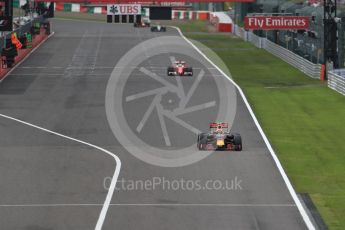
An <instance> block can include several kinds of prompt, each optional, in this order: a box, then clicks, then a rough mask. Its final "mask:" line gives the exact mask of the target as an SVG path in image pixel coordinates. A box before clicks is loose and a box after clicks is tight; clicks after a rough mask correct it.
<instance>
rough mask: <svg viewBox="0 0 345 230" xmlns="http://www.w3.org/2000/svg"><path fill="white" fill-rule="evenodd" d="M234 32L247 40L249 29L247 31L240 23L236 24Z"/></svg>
mask: <svg viewBox="0 0 345 230" xmlns="http://www.w3.org/2000/svg"><path fill="white" fill-rule="evenodd" d="M233 33H234V34H235V35H236V36H237V37H240V38H242V39H243V40H245V41H247V40H248V37H247V31H245V30H244V29H243V28H242V27H239V26H238V25H234V31H233Z"/></svg>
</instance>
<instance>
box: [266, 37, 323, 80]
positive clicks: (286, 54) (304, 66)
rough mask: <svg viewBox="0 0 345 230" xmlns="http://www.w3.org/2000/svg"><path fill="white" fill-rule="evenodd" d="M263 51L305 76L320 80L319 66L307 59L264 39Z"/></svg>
mask: <svg viewBox="0 0 345 230" xmlns="http://www.w3.org/2000/svg"><path fill="white" fill-rule="evenodd" d="M264 49H266V50H267V51H268V52H270V53H272V54H273V55H275V56H277V57H279V58H281V59H282V60H284V61H286V62H287V63H289V64H290V65H292V66H294V67H295V68H297V69H299V70H300V71H302V72H303V73H305V74H306V75H308V76H310V77H312V78H320V73H321V65H320V64H314V63H312V62H310V61H308V60H307V59H304V58H303V57H301V56H299V55H298V54H295V53H293V52H292V51H290V50H288V49H285V48H283V47H281V46H279V45H277V44H275V43H273V42H271V41H269V40H267V39H266V41H265V46H264Z"/></svg>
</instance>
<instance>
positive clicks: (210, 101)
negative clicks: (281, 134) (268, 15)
mask: <svg viewBox="0 0 345 230" xmlns="http://www.w3.org/2000/svg"><path fill="white" fill-rule="evenodd" d="M52 21H53V25H54V26H53V28H54V32H55V34H54V36H52V37H51V38H50V39H48V40H47V41H46V42H45V43H44V44H42V46H40V47H39V48H38V49H37V50H36V51H35V52H33V53H32V54H31V56H30V57H28V58H27V59H26V60H25V61H24V62H22V63H21V64H20V65H19V66H17V68H16V69H15V70H14V71H12V72H11V73H10V75H9V76H8V77H7V78H6V79H5V80H4V81H3V82H2V83H1V84H0V108H1V110H0V113H1V114H3V115H5V116H0V127H1V133H2V138H1V139H0V159H1V161H0V181H1V183H2V188H1V189H0V197H1V201H0V226H1V229H16V230H17V229H23V230H24V229H25V230H34V229H35V230H41V229H42V230H46V229H47V230H48V229H49V230H51V229H59V230H60V229H73V230H74V229H75V230H79V229H80V230H85V229H109V230H110V229H139V228H140V229H265V230H267V229H307V228H308V227H309V228H312V226H311V225H310V222H309V219H308V217H307V216H306V214H305V212H304V210H303V208H302V207H301V206H300V203H299V202H298V201H297V198H296V197H295V196H296V194H295V192H294V191H293V188H292V187H291V184H290V183H289V182H288V179H287V177H286V175H285V174H284V172H283V170H282V168H281V166H280V164H279V162H278V160H277V159H276V157H275V155H274V153H273V150H272V149H270V145H269V143H268V141H267V139H266V137H265V136H264V134H263V132H262V130H261V128H260V126H259V125H258V123H257V121H256V120H255V116H254V114H253V113H252V111H251V109H250V108H249V107H248V102H247V101H246V100H244V95H243V93H242V91H241V90H240V89H239V88H237V86H236V85H235V84H234V83H233V82H231V81H230V80H229V79H227V77H226V76H224V73H223V72H222V71H221V70H220V69H218V68H217V66H214V65H213V64H211V63H210V62H209V61H208V60H207V57H206V56H204V55H203V54H202V53H200V52H199V51H198V50H197V49H195V47H193V45H192V44H191V43H190V42H188V40H186V39H184V37H183V36H181V34H180V32H179V31H178V30H177V29H176V28H170V27H169V28H168V30H167V32H166V33H152V32H150V30H149V29H145V28H134V27H133V26H132V25H130V24H128V25H126V24H121V25H111V24H106V23H98V22H89V21H87V22H86V21H84V22H83V21H72V20H52ZM155 47H157V48H155ZM181 59H183V60H184V61H186V62H187V63H188V64H189V65H191V66H193V69H194V76H193V77H186V78H175V77H168V76H167V75H166V68H167V66H169V65H171V63H172V62H174V61H175V60H181ZM230 72H231V69H230ZM13 118H14V119H13ZM219 119H221V120H220V121H222V122H223V121H224V122H229V123H230V124H231V127H232V130H233V131H234V132H238V133H240V134H241V136H242V139H243V151H241V152H227V151H219V152H207V151H198V150H197V148H196V136H197V133H198V132H199V131H203V132H204V131H207V129H208V125H209V123H210V122H214V121H219ZM117 157H118V158H117ZM120 160H121V164H120V163H119V162H120ZM120 165H121V170H120ZM118 173H119V175H118ZM117 176H119V177H118V178H117ZM116 181H117V184H116V188H115V182H116Z"/></svg>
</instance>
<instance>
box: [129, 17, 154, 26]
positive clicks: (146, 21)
mask: <svg viewBox="0 0 345 230" xmlns="http://www.w3.org/2000/svg"><path fill="white" fill-rule="evenodd" d="M133 25H134V27H150V26H151V21H150V19H148V18H143V19H142V20H141V21H140V22H134V24H133Z"/></svg>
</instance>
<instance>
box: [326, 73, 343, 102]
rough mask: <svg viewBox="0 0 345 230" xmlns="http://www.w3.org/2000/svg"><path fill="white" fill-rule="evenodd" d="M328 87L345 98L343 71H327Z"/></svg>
mask: <svg viewBox="0 0 345 230" xmlns="http://www.w3.org/2000/svg"><path fill="white" fill-rule="evenodd" d="M328 87H329V88H331V89H333V90H335V91H337V92H339V93H341V94H343V95H344V96H345V69H336V70H331V71H328Z"/></svg>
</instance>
